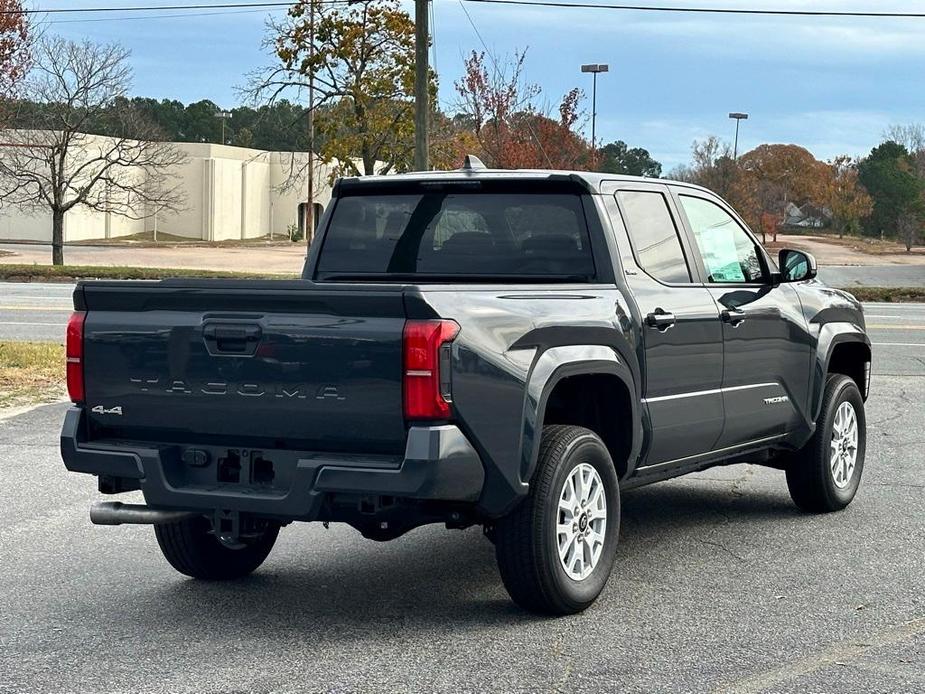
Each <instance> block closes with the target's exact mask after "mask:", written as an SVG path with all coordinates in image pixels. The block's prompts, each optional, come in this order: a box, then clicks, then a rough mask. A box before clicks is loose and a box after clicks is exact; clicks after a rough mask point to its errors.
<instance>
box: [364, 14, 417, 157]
mask: <svg viewBox="0 0 925 694" xmlns="http://www.w3.org/2000/svg"><path fill="white" fill-rule="evenodd" d="M428 2H429V0H414V168H415V169H417V170H418V171H427V170H428V169H429V168H430V161H429V157H428V153H429V151H430V135H429V133H428V127H427V125H428V124H427V121H428V117H429V116H430V104H429V95H428V93H427V86H428V79H427V78H428V72H429V69H428V68H429V66H428V61H427V51H428V48H429V47H430V27H429V26H428V24H429V22H428V17H427V10H428V9H429V8H428ZM366 173H370V172H369V171H367V172H366Z"/></svg>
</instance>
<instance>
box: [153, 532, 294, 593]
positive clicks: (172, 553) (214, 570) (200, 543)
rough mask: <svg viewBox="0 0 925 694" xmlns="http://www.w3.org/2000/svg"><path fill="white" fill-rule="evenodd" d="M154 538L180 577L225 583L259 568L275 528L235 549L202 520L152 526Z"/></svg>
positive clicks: (271, 545) (269, 548)
mask: <svg viewBox="0 0 925 694" xmlns="http://www.w3.org/2000/svg"><path fill="white" fill-rule="evenodd" d="M154 534H155V536H156V537H157V544H159V545H160V547H161V552H163V554H164V558H166V559H167V561H168V562H169V563H170V565H171V566H172V567H173V568H175V569H176V570H177V571H179V572H180V573H181V574H185V575H187V576H192V577H193V578H198V579H202V580H206V581H226V580H230V579H234V578H241V577H243V576H247V575H248V574H250V573H251V572H253V571H254V570H255V569H256V568H257V567H258V566H260V565H261V564H263V561H264V559H266V558H267V555H269V554H270V550H272V549H273V545H274V544H275V543H276V537H277V535H278V534H279V526H278V525H275V524H274V525H270V526H269V528H267V530H266V531H265V532H264V534H263V535H261V536H260V537H259V538H258V539H256V540H254V541H252V542H248V543H247V544H243V545H242V546H240V547H236V548H235V547H229V546H227V545H225V544H222V542H221V541H220V540H219V539H218V538H217V537H215V535H214V534H213V533H212V525H211V523H210V522H209V520H208V519H207V518H205V517H204V516H196V517H194V518H188V519H186V520H182V521H179V522H177V523H165V524H162V525H155V526H154Z"/></svg>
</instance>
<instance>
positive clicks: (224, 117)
mask: <svg viewBox="0 0 925 694" xmlns="http://www.w3.org/2000/svg"><path fill="white" fill-rule="evenodd" d="M232 115H234V114H232V113H231V111H219V112H218V113H216V114H215V117H216V118H221V119H222V144H225V121H226V120H228V119H229V118H231V116H232Z"/></svg>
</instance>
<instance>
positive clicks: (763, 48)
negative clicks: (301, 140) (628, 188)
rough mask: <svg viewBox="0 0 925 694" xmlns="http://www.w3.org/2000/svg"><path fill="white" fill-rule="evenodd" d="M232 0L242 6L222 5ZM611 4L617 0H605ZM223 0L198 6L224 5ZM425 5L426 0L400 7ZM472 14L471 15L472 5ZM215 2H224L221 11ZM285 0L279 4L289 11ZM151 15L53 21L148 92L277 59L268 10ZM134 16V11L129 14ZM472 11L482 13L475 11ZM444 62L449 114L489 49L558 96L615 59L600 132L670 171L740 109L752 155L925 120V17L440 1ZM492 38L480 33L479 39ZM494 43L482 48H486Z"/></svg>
mask: <svg viewBox="0 0 925 694" xmlns="http://www.w3.org/2000/svg"><path fill="white" fill-rule="evenodd" d="M179 1H180V0H116V1H112V0H33V1H32V3H31V4H32V6H33V7H36V8H41V9H48V8H54V7H101V6H106V5H118V6H120V7H124V6H129V5H142V6H143V5H152V4H157V5H163V4H173V3H175V2H179ZM225 1H233V0H225ZM592 1H597V2H601V3H606V2H607V0H592ZM219 2H221V0H197V3H196V4H200V3H201V4H218V3H219ZM635 4H647V5H672V6H692V7H742V8H763V9H812V10H821V9H831V10H840V11H841V10H873V11H878V12H884V11H910V12H922V11H925V6H923V5H925V4H923V3H922V2H921V1H919V0H637V2H636V3H635ZM403 5H404V6H405V7H406V8H407V9H408V10H409V11H411V13H412V14H413V4H412V3H411V2H407V1H405V2H403ZM466 10H467V11H468V16H467V14H466ZM218 12H223V13H222V14H218ZM283 13H284V10H278V11H276V12H275V13H274V14H275V15H276V16H282V15H283ZM169 14H180V13H169V12H165V11H158V12H152V13H150V15H151V16H146V17H142V18H139V17H138V15H137V14H136V15H131V14H119V13H113V14H112V15H80V18H81V19H83V20H86V19H90V18H92V19H93V21H75V20H76V19H78V17H75V16H74V15H46V19H45V21H46V22H47V23H48V26H47V29H46V30H47V31H50V32H53V33H57V34H61V35H64V36H66V37H68V38H72V39H84V38H89V39H92V40H94V41H101V42H113V41H115V42H118V43H121V44H123V45H124V46H126V47H127V48H129V49H130V50H131V52H132V55H131V62H132V67H133V68H134V73H135V78H134V87H133V91H134V93H135V94H137V95H139V96H147V97H155V98H159V99H161V98H171V99H179V100H181V101H183V102H191V101H198V100H201V99H211V100H212V101H214V102H215V103H217V104H219V105H220V106H222V107H224V108H227V107H231V106H234V105H236V104H238V103H240V102H241V98H240V96H239V92H238V88H240V87H241V86H242V85H244V84H245V83H246V75H247V74H248V73H249V72H251V71H253V70H255V69H259V68H260V67H262V66H266V65H268V64H269V63H270V60H271V59H270V57H269V56H268V55H267V54H266V52H265V50H264V49H263V47H262V40H263V38H264V36H265V23H266V19H267V17H268V15H270V13H268V12H267V11H266V10H259V11H247V12H244V11H241V10H236V11H229V10H221V11H219V10H214V11H211V13H207V11H198V12H195V13H182V14H185V16H184V17H182V18H178V17H176V16H174V17H169V16H164V15H169ZM130 17H131V18H130ZM470 18H471V21H470ZM432 29H433V35H434V50H433V52H432V56H435V59H434V64H435V67H436V70H437V74H438V78H439V80H440V101H441V105H442V107H443V108H444V109H446V110H449V111H452V110H453V107H454V106H455V104H456V101H457V100H456V97H455V92H454V89H453V82H454V81H455V80H457V79H459V77H460V75H461V72H462V64H463V58H464V57H465V56H466V55H467V54H468V53H469V52H470V51H472V50H479V51H481V50H485V49H486V48H487V50H488V51H489V52H490V54H491V55H492V56H494V58H495V59H496V60H497V61H499V62H503V60H504V59H505V57H506V56H507V57H509V56H511V55H512V54H513V53H514V52H515V51H518V50H524V49H525V50H526V51H527V59H526V67H525V79H526V80H527V81H529V82H533V83H536V84H538V85H539V86H540V87H541V88H542V89H543V100H545V101H546V102H547V103H548V104H550V105H552V106H554V105H555V104H557V103H558V101H559V99H561V97H562V95H563V94H565V93H566V92H567V91H568V90H570V89H571V88H573V87H576V86H577V87H580V88H582V89H583V90H584V91H585V93H586V95H587V100H586V101H585V104H584V107H585V110H586V112H587V114H588V118H587V119H586V121H587V122H586V123H585V128H586V131H587V133H588V135H589V136H590V111H591V103H590V102H591V99H590V97H591V75H588V74H582V73H581V72H580V66H581V64H582V63H607V64H609V66H610V72H609V73H607V74H603V75H600V76H599V78H598V90H597V113H598V115H597V136H598V141H599V142H605V143H606V142H610V141H613V140H617V139H621V140H624V141H625V142H627V143H628V144H629V145H630V146H634V147H636V146H638V147H644V148H646V149H648V150H649V151H650V152H651V154H652V155H653V156H654V157H655V158H656V159H657V160H659V161H661V162H662V164H663V165H664V168H665V170H666V171H667V170H669V169H671V168H672V167H674V166H676V165H678V164H682V163H685V162H687V161H688V159H689V154H690V148H691V144H692V142H693V141H694V140H695V139H701V138H703V137H706V136H708V135H717V136H719V137H721V138H723V139H725V140H728V141H730V142H731V141H732V139H733V134H734V129H735V127H734V126H735V124H734V122H733V121H731V120H729V118H728V114H729V112H730V111H744V112H747V113H749V115H750V118H749V120H748V121H744V122H743V123H742V129H741V131H740V135H739V152H740V153H741V152H744V151H747V150H748V149H751V148H752V147H754V146H756V145H758V144H761V143H765V142H767V143H787V144H790V143H792V144H799V145H802V146H804V147H806V148H808V149H809V150H810V151H811V152H813V154H815V155H816V156H817V157H818V158H820V159H830V158H832V157H834V156H837V155H840V154H849V155H852V156H858V155H863V154H866V153H867V152H869V151H870V149H871V148H872V147H874V146H875V145H876V144H878V143H879V142H880V141H881V140H882V135H883V132H884V130H885V129H886V128H888V127H889V126H890V125H893V124H906V123H916V122H918V123H925V18H923V19H880V18H878V19H860V18H857V19H848V18H838V19H833V18H807V17H787V18H785V17H767V16H719V15H707V14H671V13H661V12H651V13H649V12H634V11H614V10H592V9H567V8H565V9H563V8H546V7H531V8H528V7H514V6H512V7H499V6H498V5H488V4H477V3H465V5H463V3H462V2H460V0H434V25H433V27H432ZM480 37H481V38H480ZM483 42H484V43H483Z"/></svg>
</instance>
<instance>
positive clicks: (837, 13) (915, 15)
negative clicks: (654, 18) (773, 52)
mask: <svg viewBox="0 0 925 694" xmlns="http://www.w3.org/2000/svg"><path fill="white" fill-rule="evenodd" d="M461 1H462V2H478V3H484V4H491V5H525V6H532V7H558V8H572V9H589V10H626V11H631V12H678V13H699V14H737V15H764V16H779V17H855V18H857V17H861V18H875V19H891V18H892V19H925V12H877V11H848V10H844V11H843V10H775V9H744V8H733V7H677V6H664V5H611V4H599V3H590V2H560V1H559V0H461Z"/></svg>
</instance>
